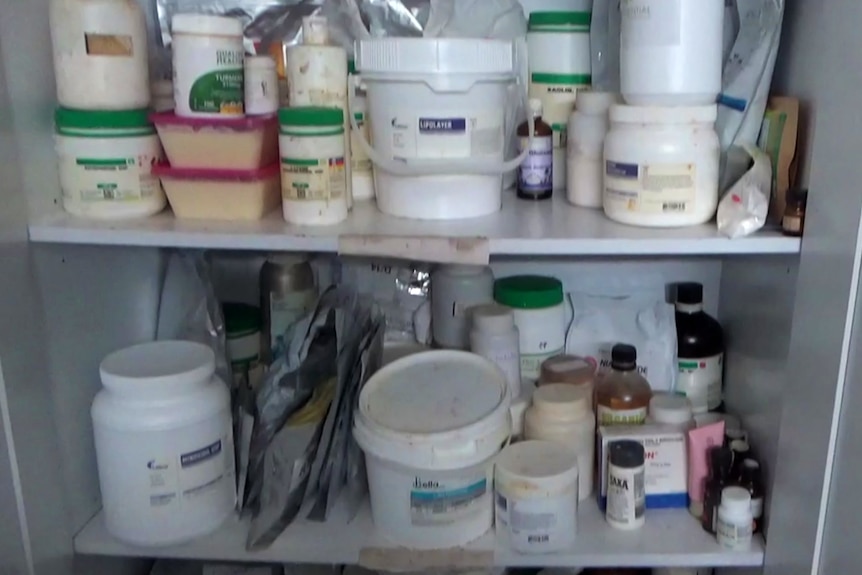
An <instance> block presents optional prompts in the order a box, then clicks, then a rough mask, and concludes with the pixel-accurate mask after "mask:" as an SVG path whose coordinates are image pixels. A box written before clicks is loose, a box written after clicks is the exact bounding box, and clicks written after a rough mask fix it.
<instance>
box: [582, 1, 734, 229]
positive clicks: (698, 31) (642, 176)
mask: <svg viewBox="0 0 862 575" xmlns="http://www.w3.org/2000/svg"><path fill="white" fill-rule="evenodd" d="M723 21H724V2H722V0H707V1H706V2H702V3H697V5H696V6H695V5H693V4H688V3H680V4H678V5H677V4H673V5H668V4H667V3H665V2H662V1H661V0H632V1H629V2H624V3H623V4H622V6H621V42H620V43H621V46H620V51H621V61H620V85H621V91H622V99H623V100H624V102H625V104H616V103H614V101H615V98H614V95H611V94H593V95H591V97H590V98H589V99H586V98H585V99H584V100H583V102H582V101H581V99H580V98H579V100H578V109H577V111H576V112H575V113H574V114H573V116H572V118H571V119H570V128H571V133H570V134H569V164H568V165H569V168H570V173H569V184H570V185H569V187H568V194H567V195H568V198H569V201H571V202H572V203H574V204H575V205H580V206H586V207H599V206H602V207H603V208H604V211H605V214H606V215H607V216H608V217H609V218H611V219H613V220H616V221H618V222H621V223H625V224H630V225H638V226H650V227H675V226H688V225H697V224H701V223H704V222H706V221H708V220H709V219H711V218H712V217H713V215H714V214H715V209H716V206H717V204H718V170H719V140H718V135H717V134H716V132H715V120H716V116H717V107H716V104H715V102H716V100H717V97H718V93H719V91H720V90H721V79H722V78H721V73H722V30H723ZM600 150H601V151H602V153H601V155H600Z"/></svg>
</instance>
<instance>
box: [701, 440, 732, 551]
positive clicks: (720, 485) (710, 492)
mask: <svg viewBox="0 0 862 575" xmlns="http://www.w3.org/2000/svg"><path fill="white" fill-rule="evenodd" d="M732 466H733V453H731V451H730V448H728V447H713V448H712V449H710V450H709V477H708V478H707V480H706V485H705V487H704V490H703V513H702V514H701V516H700V524H701V526H702V527H703V529H704V531H706V532H707V533H712V534H713V535H715V530H716V523H717V522H718V507H719V505H721V492H722V491H723V490H724V488H725V487H727V485H728V483H730V480H731V478H730V470H731V467H732Z"/></svg>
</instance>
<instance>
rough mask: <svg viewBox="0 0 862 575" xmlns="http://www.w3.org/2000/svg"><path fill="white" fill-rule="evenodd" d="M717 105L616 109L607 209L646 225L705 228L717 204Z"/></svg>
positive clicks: (608, 142) (608, 151) (608, 147)
mask: <svg viewBox="0 0 862 575" xmlns="http://www.w3.org/2000/svg"><path fill="white" fill-rule="evenodd" d="M716 115H717V107H716V106H715V105H712V106H696V107H679V108H657V107H636V106H623V105H614V106H611V110H610V121H611V129H610V131H609V132H608V134H607V136H606V137H605V152H604V159H605V178H604V198H603V203H604V210H605V214H606V215H607V216H608V217H609V218H611V219H612V220H616V221H618V222H621V223H624V224H630V225H635V226H647V227H677V226H691V225H697V224H702V223H704V222H706V221H708V220H710V219H711V218H712V217H713V215H715V209H716V206H717V205H718V169H719V153H720V148H719V141H718V134H716V133H715V119H716Z"/></svg>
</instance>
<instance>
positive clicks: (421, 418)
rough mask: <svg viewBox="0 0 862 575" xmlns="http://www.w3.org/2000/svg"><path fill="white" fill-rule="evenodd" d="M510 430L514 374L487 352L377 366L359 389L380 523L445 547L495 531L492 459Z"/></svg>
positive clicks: (362, 439) (362, 440) (436, 354)
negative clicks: (485, 355) (508, 378)
mask: <svg viewBox="0 0 862 575" xmlns="http://www.w3.org/2000/svg"><path fill="white" fill-rule="evenodd" d="M509 433H510V425H509V393H508V386H507V384H506V380H505V378H504V377H503V374H502V372H500V370H499V369H498V368H497V366H495V365H494V364H493V363H491V362H489V361H488V360H486V359H484V358H482V357H479V356H478V355H474V354H471V353H467V352H462V351H429V352H423V353H417V354H413V355H410V356H407V357H404V358H402V359H399V360H396V361H394V362H392V363H390V364H389V365H387V366H386V367H384V368H382V369H381V370H380V371H378V372H377V373H376V374H375V375H374V376H372V377H371V379H369V380H368V383H367V384H366V385H365V387H364V388H363V389H362V392H361V393H360V396H359V408H358V409H357V412H356V419H355V426H354V429H353V434H354V436H355V437H356V441H357V442H358V443H359V445H360V447H362V449H363V451H365V456H366V466H367V469H368V485H369V490H370V492H371V515H372V518H373V519H374V524H375V526H376V528H377V530H378V532H379V533H381V534H382V535H383V536H384V537H386V538H387V539H390V540H392V541H393V542H395V543H397V544H399V545H404V546H406V547H410V548H414V549H441V548H447V547H454V546H458V545H463V544H465V543H468V542H470V541H472V540H474V539H476V538H478V537H480V536H481V535H482V534H484V533H485V532H486V531H488V530H489V529H490V528H491V525H492V523H493V518H494V517H493V516H494V507H493V494H492V483H493V463H492V460H493V458H494V456H495V455H496V454H497V453H498V452H499V451H500V448H501V446H502V445H503V443H504V442H505V441H506V440H507V439H508V437H509Z"/></svg>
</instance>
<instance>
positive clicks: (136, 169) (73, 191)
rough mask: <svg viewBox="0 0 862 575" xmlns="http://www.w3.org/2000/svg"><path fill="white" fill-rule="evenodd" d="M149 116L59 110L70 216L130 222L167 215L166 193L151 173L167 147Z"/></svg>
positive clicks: (59, 142) (61, 155)
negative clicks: (165, 212)
mask: <svg viewBox="0 0 862 575" xmlns="http://www.w3.org/2000/svg"><path fill="white" fill-rule="evenodd" d="M148 113H149V112H148V110H146V109H139V110H125V111H116V112H114V111H85V110H72V109H69V108H58V109H57V111H56V113H55V115H54V121H55V124H56V130H57V133H56V136H55V141H56V150H57V156H58V160H59V172H60V188H61V190H62V192H63V207H64V208H65V209H66V211H67V212H69V213H71V214H74V215H76V216H84V217H90V218H99V219H124V218H138V217H144V216H150V215H152V214H156V213H158V212H160V211H162V209H164V207H165V203H166V200H165V193H164V191H162V186H161V183H160V182H159V179H158V178H156V177H155V176H153V175H152V173H151V168H152V166H153V164H155V163H156V162H159V161H161V160H162V158H163V156H162V147H161V144H160V143H159V137H158V136H157V135H156V129H155V128H154V127H153V125H152V124H151V123H150V121H149V118H148Z"/></svg>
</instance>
